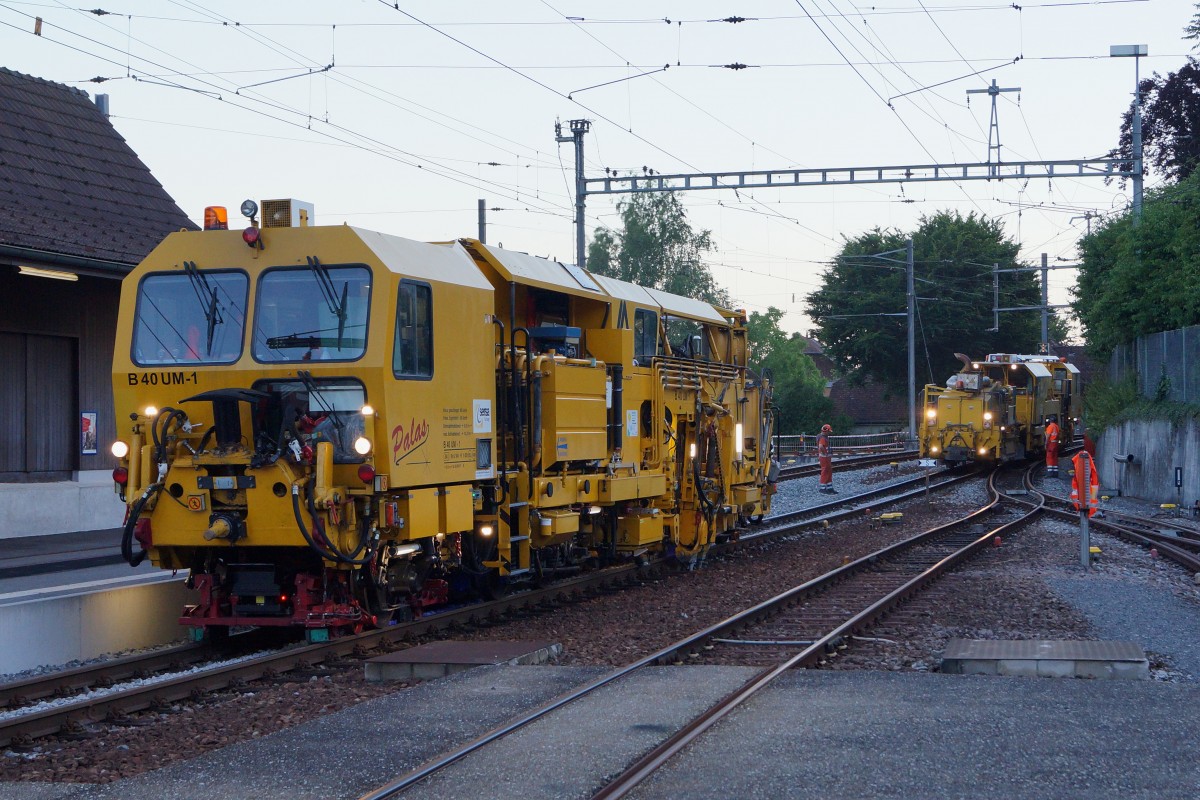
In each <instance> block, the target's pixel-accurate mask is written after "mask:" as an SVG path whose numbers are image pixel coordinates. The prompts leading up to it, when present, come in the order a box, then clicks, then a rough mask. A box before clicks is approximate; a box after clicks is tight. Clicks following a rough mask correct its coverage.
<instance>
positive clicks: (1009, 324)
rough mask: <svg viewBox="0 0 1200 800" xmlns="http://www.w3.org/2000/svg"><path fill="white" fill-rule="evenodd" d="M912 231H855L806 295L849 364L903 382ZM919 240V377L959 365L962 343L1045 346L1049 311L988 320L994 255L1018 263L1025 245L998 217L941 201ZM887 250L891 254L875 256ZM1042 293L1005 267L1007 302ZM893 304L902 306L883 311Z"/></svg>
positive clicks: (977, 350) (832, 352)
mask: <svg viewBox="0 0 1200 800" xmlns="http://www.w3.org/2000/svg"><path fill="white" fill-rule="evenodd" d="M907 238H908V236H907V235H906V234H905V233H903V232H901V231H897V230H883V229H880V228H875V229H874V230H872V231H868V232H867V233H864V234H862V235H860V236H858V237H856V238H853V239H849V240H847V242H846V244H845V246H844V247H843V248H842V252H841V253H840V254H838V256H837V257H836V258H835V259H834V260H833V261H832V262H831V264H830V265H829V267H828V269H826V271H825V273H824V275H823V276H822V286H821V288H820V289H818V290H817V291H815V292H813V293H812V294H810V295H808V304H809V315H810V316H811V317H812V318H813V320H814V321H815V322H816V323H817V331H816V338H817V339H819V340H820V341H821V343H822V344H823V345H824V347H825V354H826V355H828V356H829V357H830V358H832V359H833V360H834V362H835V363H836V364H837V365H838V367H839V369H840V370H841V371H842V372H843V374H845V375H847V376H848V377H850V378H851V379H852V380H853V379H858V380H862V379H865V378H868V377H870V378H874V379H875V380H876V381H879V382H880V383H882V384H884V385H885V386H886V387H888V388H889V389H891V390H892V391H896V392H903V391H904V390H905V387H906V386H907V383H908V349H907V348H908V344H907V335H908V334H907V320H906V318H905V316H904V312H905V310H906V308H907V299H906V294H907V293H906V286H905V267H904V261H905V253H904V246H905V240H906V239H907ZM912 240H913V260H914V265H915V266H914V275H915V279H916V293H917V297H918V301H917V328H916V351H917V352H916V363H917V383H918V387H919V386H921V385H923V384H925V383H926V382H930V381H932V382H935V383H936V382H940V381H941V380H943V379H944V378H945V377H946V375H948V374H950V373H951V372H953V371H955V370H956V369H957V368H958V366H959V362H958V361H957V360H956V359H955V358H954V353H956V352H959V353H967V354H969V355H970V356H971V357H973V358H981V357H982V356H983V355H984V354H986V353H989V352H1022V353H1032V352H1037V347H1038V344H1039V341H1040V339H1041V317H1040V315H1039V313H1038V312H1036V311H1029V312H1010V313H1004V314H1001V316H1000V330H999V331H991V330H989V329H990V328H991V327H992V266H991V265H992V264H999V265H1000V268H1001V269H1011V268H1014V267H1017V266H1020V265H1019V264H1018V263H1017V261H1016V258H1017V252H1018V250H1019V247H1018V246H1017V244H1016V242H1014V241H1012V240H1011V239H1009V238H1008V237H1007V236H1006V235H1005V234H1004V228H1003V226H1002V225H1001V224H1000V223H999V222H997V221H995V220H990V219H988V218H986V217H977V216H976V215H975V214H974V213H972V214H970V215H969V216H967V217H963V216H961V215H960V214H958V213H957V212H944V211H943V212H939V213H937V214H934V215H933V216H931V217H922V218H921V223H920V226H919V227H918V228H917V230H916V231H914V232H913V233H912ZM889 251H893V252H889ZM882 253H888V255H886V256H884V257H883V258H872V257H869V256H872V255H878V254H882ZM1040 303H1041V289H1040V288H1039V285H1038V279H1037V277H1036V276H1035V273H1032V272H1019V273H1004V274H1001V276H1000V305H1001V307H1002V308H1003V307H1012V306H1027V305H1038V304H1040ZM892 314H900V316H885V315H892ZM1064 335H1065V328H1064V326H1063V325H1062V324H1061V323H1060V322H1059V321H1058V320H1054V324H1053V327H1052V329H1051V339H1057V340H1061V339H1062V338H1064Z"/></svg>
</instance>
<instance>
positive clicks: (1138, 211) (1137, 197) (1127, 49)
mask: <svg viewBox="0 0 1200 800" xmlns="http://www.w3.org/2000/svg"><path fill="white" fill-rule="evenodd" d="M1149 52H1150V48H1149V47H1148V46H1147V45H1144V44H1114V45H1110V46H1109V48H1108V55H1109V57H1111V58H1132V59H1133V120H1132V124H1131V125H1130V127H1131V134H1132V136H1131V139H1132V144H1133V221H1134V222H1135V223H1136V222H1137V221H1138V220H1140V219H1141V218H1142V90H1141V82H1142V80H1141V61H1139V59H1140V58H1141V57H1142V56H1144V55H1148V54H1149Z"/></svg>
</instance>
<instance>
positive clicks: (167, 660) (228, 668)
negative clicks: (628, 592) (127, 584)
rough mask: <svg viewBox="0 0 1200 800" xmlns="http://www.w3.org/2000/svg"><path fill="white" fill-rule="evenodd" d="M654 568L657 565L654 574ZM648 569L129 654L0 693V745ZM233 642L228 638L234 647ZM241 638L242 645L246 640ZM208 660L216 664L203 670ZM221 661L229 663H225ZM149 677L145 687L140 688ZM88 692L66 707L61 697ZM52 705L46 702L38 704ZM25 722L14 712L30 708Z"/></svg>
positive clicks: (373, 647)
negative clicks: (330, 636) (435, 609)
mask: <svg viewBox="0 0 1200 800" xmlns="http://www.w3.org/2000/svg"><path fill="white" fill-rule="evenodd" d="M971 477H973V476H972V475H971V474H969V473H964V474H959V475H948V474H941V473H940V474H939V476H938V480H937V481H935V482H932V483H931V484H930V487H929V489H930V490H937V489H940V488H945V487H948V486H953V485H957V484H958V483H961V482H962V481H965V480H969V479H971ZM926 491H927V489H926V478H925V476H918V477H915V478H909V479H906V480H904V481H899V482H896V483H893V484H889V485H888V486H882V487H879V488H877V489H872V490H870V491H868V492H865V493H861V494H859V495H846V496H844V497H842V498H840V499H838V500H834V501H831V502H828V503H823V504H821V505H818V506H813V507H810V508H808V509H804V510H802V511H798V512H792V513H789V514H783V515H779V516H778V517H775V518H770V519H768V522H769V523H770V525H768V526H764V527H762V528H760V529H751V531H749V532H746V533H744V534H743V535H742V536H740V537H738V538H737V539H736V540H734V541H730V542H726V543H724V544H722V545H719V546H717V547H715V548H714V549H713V553H714V555H716V554H720V553H725V552H729V551H732V550H734V549H736V548H738V547H742V546H747V545H760V544H762V543H764V542H768V541H770V540H772V539H775V538H779V537H783V536H786V535H790V534H793V533H795V532H797V531H800V530H803V529H805V528H806V527H810V526H815V525H820V524H823V523H824V522H827V521H835V520H839V519H845V518H851V517H854V516H859V515H861V514H862V513H863V509H864V507H865V504H866V503H868V502H869V503H870V504H871V506H872V507H873V508H875V509H879V508H880V507H882V506H884V505H886V504H890V503H897V502H903V501H905V500H909V499H912V498H914V497H919V496H920V495H922V494H924V493H925V492H926ZM657 568H662V565H659V566H658V567H653V568H652V569H657ZM645 570H646V567H639V566H637V565H634V564H625V565H619V566H614V567H609V568H607V569H604V570H598V571H597V572H594V573H589V574H585V575H582V576H578V577H575V578H570V579H567V580H564V581H561V582H558V583H555V584H553V585H551V586H547V587H544V588H540V589H533V590H529V591H524V592H521V593H520V594H514V595H512V596H510V597H507V598H503V599H500V600H496V601H490V602H487V603H481V604H476V605H472V606H467V607H463V608H458V609H452V610H447V611H443V612H440V613H437V614H431V615H428V616H426V617H423V618H421V619H419V620H416V621H413V622H410V623H405V624H402V625H396V626H393V627H390V628H386V629H382V630H373V631H367V632H364V633H362V634H358V635H356V636H349V637H343V638H339V639H335V640H333V641H331V642H327V643H320V644H313V645H304V646H293V647H289V648H286V649H283V650H278V651H273V652H268V653H258V654H255V655H253V656H247V655H245V650H248V649H252V648H250V647H248V646H247V647H244V648H243V649H242V650H240V651H235V652H232V653H231V652H229V651H218V650H214V649H212V648H211V647H209V646H206V645H202V644H189V645H182V646H180V647H176V648H170V649H167V650H162V651H157V652H154V653H148V654H138V655H131V656H127V657H124V658H121V659H117V660H113V661H106V662H100V663H98V664H94V665H88V666H85V667H79V668H75V669H72V670H67V671H62V672H55V673H50V674H46V675H41V676H36V677H33V678H29V679H26V680H23V681H19V682H16V683H11V684H4V685H0V703H3V705H0V746H5V745H9V744H13V743H17V744H21V743H28V742H31V741H32V740H33V739H36V738H39V737H43V736H48V735H53V734H56V733H61V732H68V733H77V734H83V733H85V732H86V730H87V726H88V725H90V724H93V723H97V722H102V721H105V720H121V719H123V718H124V717H126V716H127V715H129V714H133V713H137V712H140V711H144V710H147V709H154V708H162V707H168V706H170V705H172V704H173V703H176V702H178V701H180V700H186V699H188V698H193V697H197V696H201V695H202V694H203V693H206V692H213V691H219V690H222V689H227V688H230V687H234V686H238V685H241V684H244V683H248V682H251V681H254V680H259V679H263V678H272V677H274V676H278V675H283V674H287V673H290V672H295V671H297V670H306V669H311V668H314V667H316V666H317V665H319V664H323V663H328V662H329V661H331V660H336V659H339V658H345V657H348V656H351V657H364V656H366V655H368V654H373V653H377V652H380V651H383V650H387V649H394V648H396V647H399V646H402V645H403V643H404V642H405V641H406V640H409V639H412V638H416V637H420V636H425V635H427V634H430V633H432V632H435V631H438V630H445V629H450V628H453V627H455V626H460V625H471V624H477V623H483V622H486V621H489V620H496V619H499V618H502V617H503V616H504V615H506V614H512V613H522V612H525V611H527V610H530V609H536V608H537V607H539V606H548V605H552V604H554V603H561V602H564V601H568V602H569V601H571V600H573V599H582V598H584V597H586V596H589V594H590V593H595V592H601V591H605V590H607V589H608V588H611V587H616V586H620V585H621V584H624V583H627V582H636V581H639V580H640V579H641V577H643V575H644V574H645ZM240 638H241V637H233V639H232V640H231V641H236V640H237V639H240ZM248 638H249V637H248ZM213 659H219V660H220V661H218V665H216V666H208V667H205V666H204V665H205V664H206V663H211V662H212V661H213ZM226 662H227V663H226ZM147 678H150V679H151V680H149V681H147V680H143V679H147ZM130 679H133V680H135V681H137V682H138V685H131V686H129V687H121V688H116V689H115V690H113V691H108V692H105V693H92V692H90V691H89V690H94V689H102V688H108V687H112V686H114V684H117V683H119V682H120V681H126V680H130ZM81 692H87V694H84V695H80V696H78V697H74V698H70V697H69V695H72V694H76V693H81ZM48 700H49V701H53V702H51V703H47V702H44V701H48ZM37 701H43V702H42V703H41V704H40V705H41V706H42V707H39V706H33V707H32V708H30V710H29V711H28V712H27V713H20V712H21V711H22V710H23V709H22V708H21V707H22V706H24V707H29V706H30V704H31V703H34V702H37Z"/></svg>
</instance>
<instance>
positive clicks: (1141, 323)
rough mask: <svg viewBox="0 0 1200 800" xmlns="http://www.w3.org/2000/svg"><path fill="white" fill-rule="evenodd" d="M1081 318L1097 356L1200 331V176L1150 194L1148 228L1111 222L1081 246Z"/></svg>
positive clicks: (1127, 217) (1128, 220)
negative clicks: (1166, 334)
mask: <svg viewBox="0 0 1200 800" xmlns="http://www.w3.org/2000/svg"><path fill="white" fill-rule="evenodd" d="M1079 249H1080V251H1081V254H1082V258H1081V267H1080V271H1079V283H1078V286H1077V288H1076V290H1075V297H1076V300H1075V303H1074V308H1075V312H1076V313H1077V314H1078V315H1079V320H1080V322H1081V323H1082V325H1083V330H1084V334H1085V335H1086V337H1087V341H1088V345H1089V347H1090V348H1091V349H1092V351H1093V352H1094V353H1095V354H1096V355H1097V356H1099V357H1101V358H1107V356H1108V354H1109V353H1110V352H1111V351H1112V348H1113V347H1114V346H1116V345H1118V344H1123V343H1125V342H1128V341H1131V340H1133V339H1135V338H1137V337H1138V336H1142V335H1144V334H1147V333H1156V332H1158V331H1166V330H1173V329H1175V328H1182V327H1184V326H1187V325H1196V324H1200V172H1196V173H1193V174H1192V175H1191V176H1189V177H1188V178H1186V179H1184V180H1182V181H1180V182H1179V183H1176V184H1173V185H1170V186H1165V187H1162V188H1160V189H1157V190H1154V191H1151V192H1149V193H1147V195H1146V201H1145V203H1144V204H1143V206H1142V219H1141V223H1140V224H1137V225H1135V224H1134V222H1133V217H1132V214H1130V213H1126V214H1123V215H1121V216H1120V217H1116V218H1114V219H1111V220H1109V221H1108V222H1106V223H1105V224H1103V225H1102V226H1101V227H1100V228H1098V229H1097V230H1095V231H1093V232H1092V234H1091V235H1090V236H1086V237H1084V238H1083V239H1082V240H1081V241H1080V243H1079Z"/></svg>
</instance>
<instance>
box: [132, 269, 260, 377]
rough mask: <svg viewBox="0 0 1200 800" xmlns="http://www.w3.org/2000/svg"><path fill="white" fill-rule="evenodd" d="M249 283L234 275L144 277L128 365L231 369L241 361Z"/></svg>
mask: <svg viewBox="0 0 1200 800" xmlns="http://www.w3.org/2000/svg"><path fill="white" fill-rule="evenodd" d="M249 285H250V281H249V278H247V277H246V273H244V272H240V271H234V270H197V269H195V268H194V267H192V266H190V265H189V267H188V269H186V270H185V271H184V272H171V273H156V274H151V275H147V276H146V277H145V278H143V279H142V282H141V284H140V285H139V286H138V298H137V310H136V312H135V316H134V320H133V352H132V353H131V355H132V357H133V361H134V363H135V364H138V365H139V366H158V365H162V364H231V363H233V362H234V361H237V360H238V359H239V358H240V357H241V355H242V332H243V331H244V330H245V327H246V295H247V291H248V290H249Z"/></svg>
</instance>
